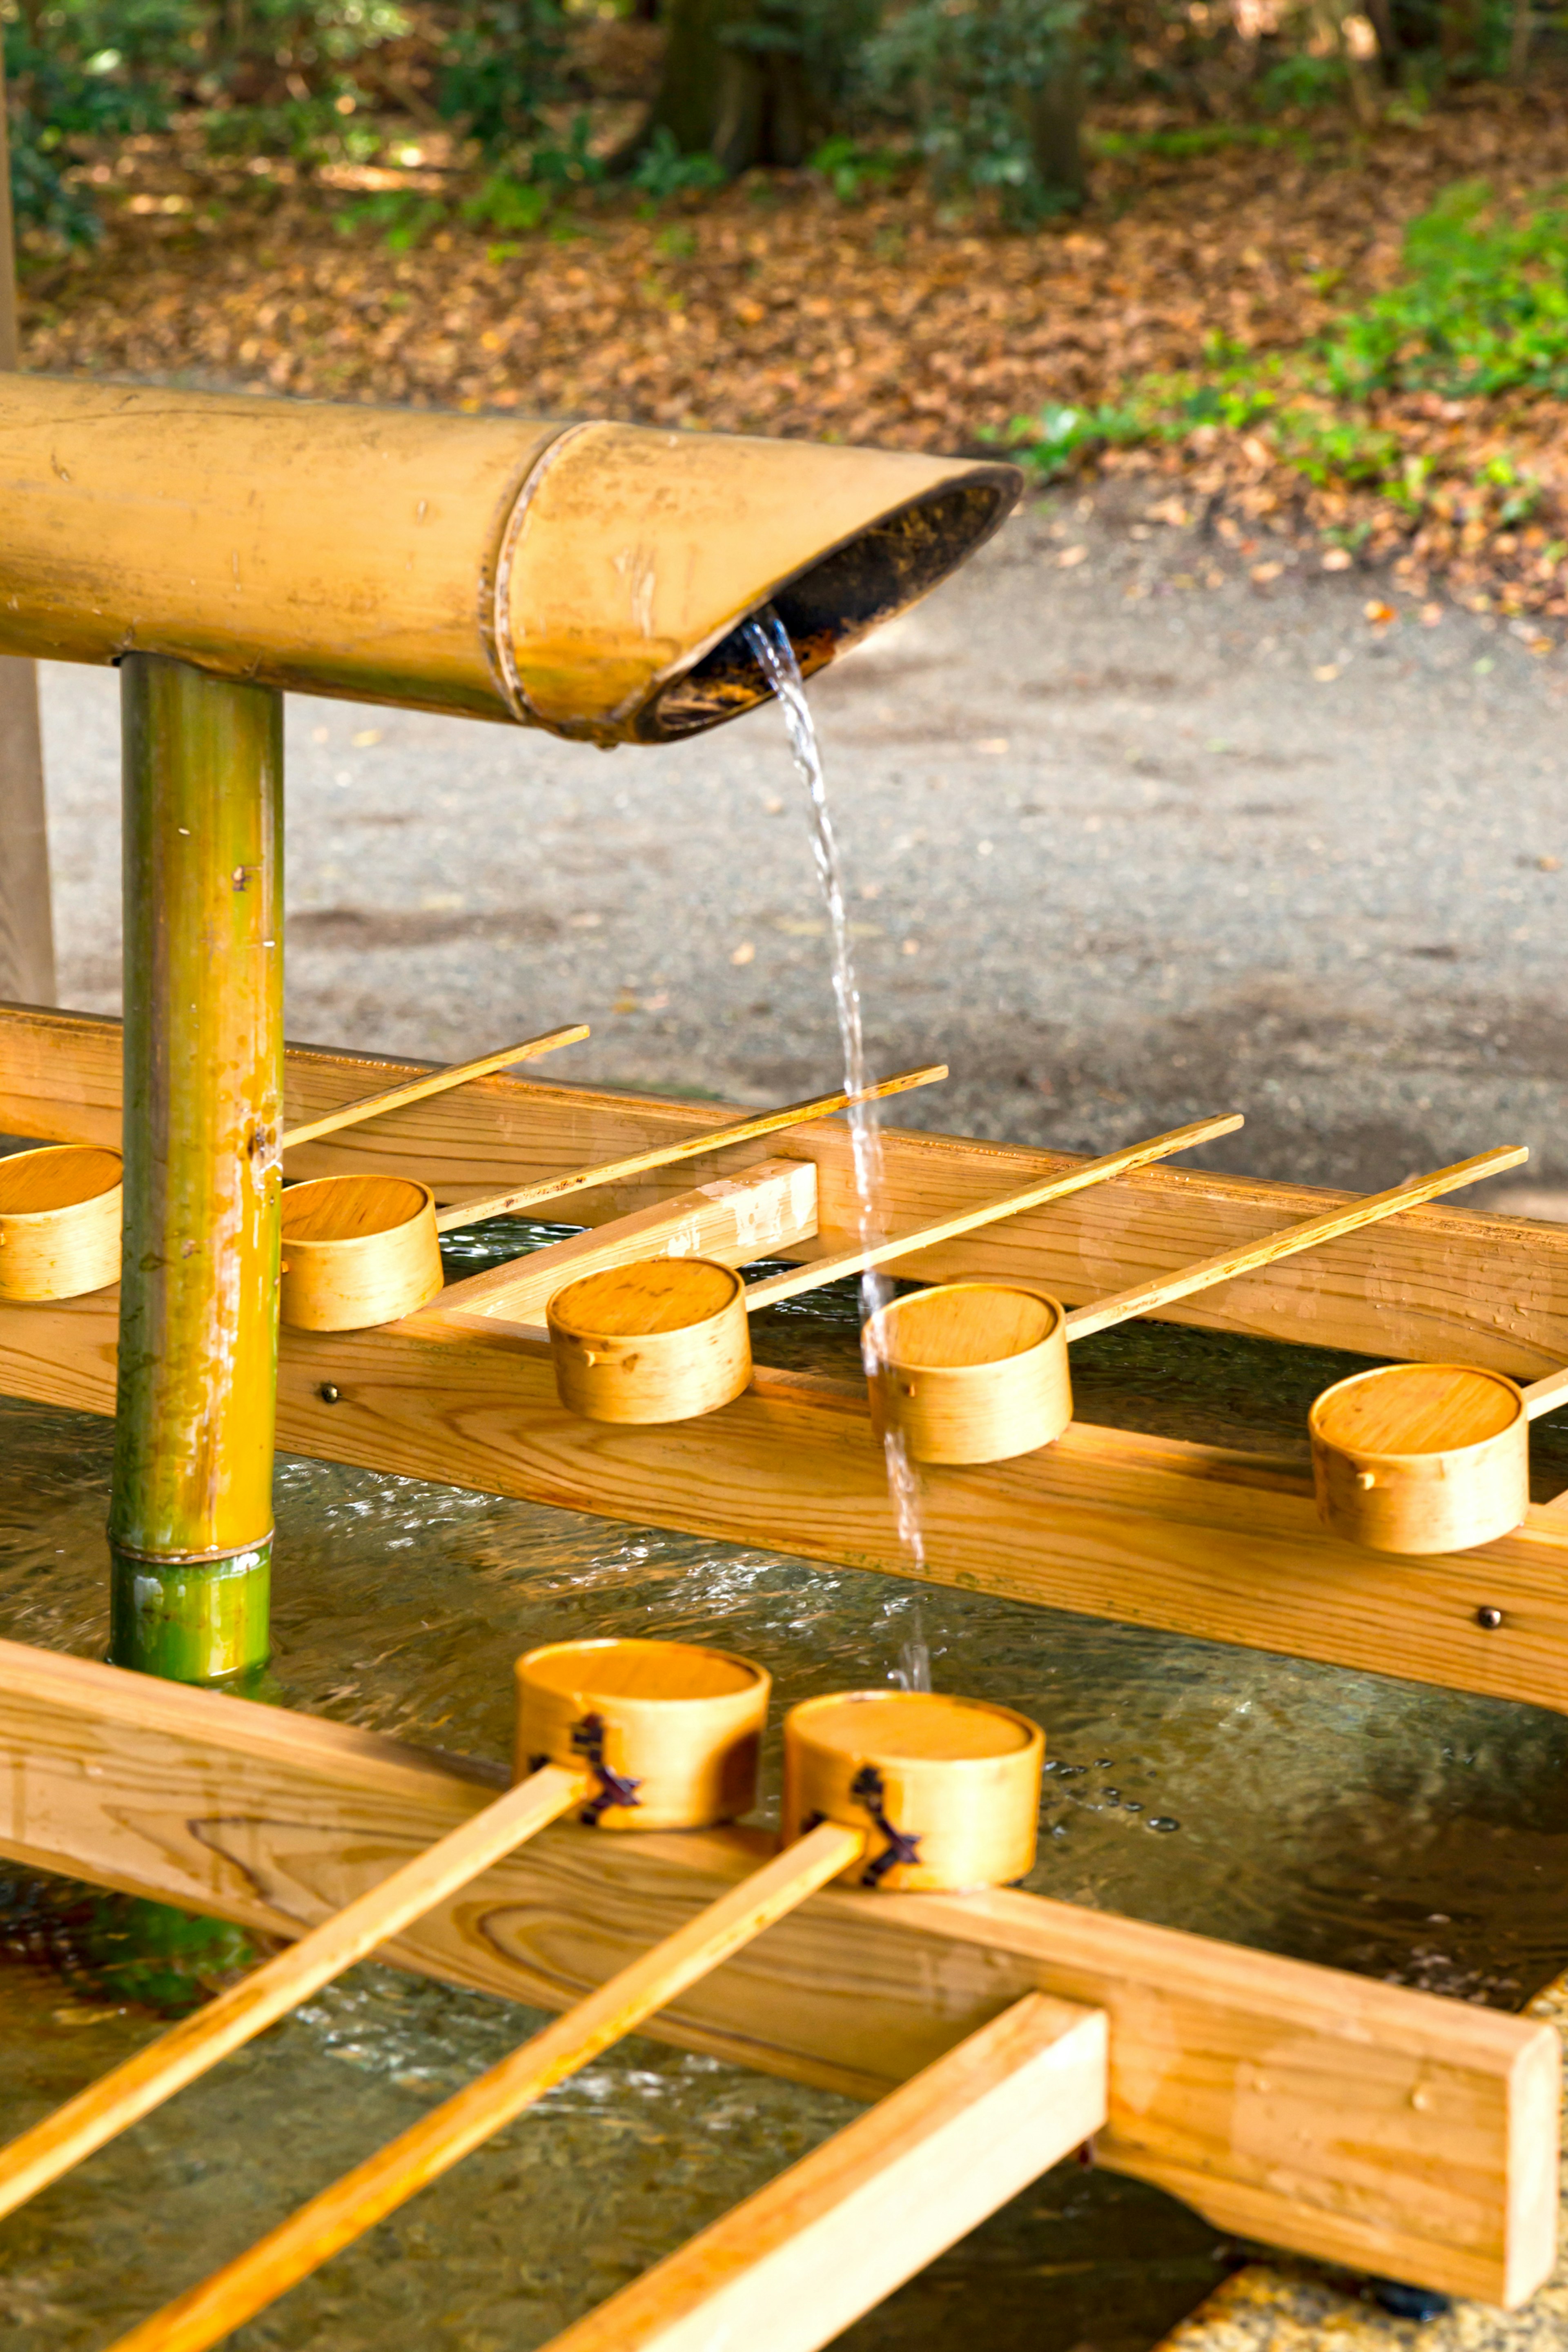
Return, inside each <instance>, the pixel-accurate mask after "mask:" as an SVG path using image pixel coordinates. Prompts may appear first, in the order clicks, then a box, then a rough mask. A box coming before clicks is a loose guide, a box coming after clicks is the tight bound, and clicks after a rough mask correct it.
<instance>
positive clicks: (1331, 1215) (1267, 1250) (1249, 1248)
mask: <svg viewBox="0 0 1568 2352" xmlns="http://www.w3.org/2000/svg"><path fill="white" fill-rule="evenodd" d="M1529 1157H1530V1153H1529V1151H1528V1150H1526V1148H1525V1146H1524V1145H1523V1144H1521V1143H1519V1144H1505V1145H1502V1146H1501V1147H1500V1149H1499V1150H1495V1151H1483V1152H1481V1153H1480V1154H1479V1156H1478V1157H1477V1158H1476V1159H1474V1160H1456V1161H1455V1163H1454V1165H1453V1166H1452V1167H1451V1168H1439V1169H1438V1170H1436V1172H1435V1173H1434V1174H1433V1175H1430V1176H1412V1177H1410V1178H1409V1179H1408V1180H1407V1181H1405V1183H1403V1184H1395V1185H1394V1188H1393V1190H1392V1191H1391V1192H1371V1193H1368V1194H1367V1195H1366V1197H1365V1198H1364V1199H1363V1200H1359V1201H1349V1202H1345V1204H1344V1205H1343V1207H1342V1208H1338V1209H1325V1210H1324V1211H1323V1212H1322V1213H1321V1215H1319V1216H1316V1217H1307V1218H1304V1219H1303V1220H1302V1221H1301V1223H1299V1224H1294V1225H1282V1226H1281V1227H1280V1228H1279V1231H1278V1232H1277V1233H1272V1234H1263V1235H1262V1236H1261V1237H1260V1238H1259V1239H1258V1241H1255V1242H1247V1243H1246V1244H1244V1245H1243V1246H1242V1247H1241V1248H1240V1249H1234V1250H1225V1251H1222V1253H1221V1254H1220V1255H1219V1256H1218V1257H1205V1258H1202V1259H1200V1260H1199V1262H1198V1263H1197V1264H1196V1265H1186V1266H1182V1267H1181V1268H1179V1269H1178V1271H1177V1272H1176V1273H1174V1274H1163V1275H1157V1276H1155V1277H1154V1279H1153V1280H1152V1281H1151V1282H1142V1283H1139V1284H1137V1285H1135V1286H1134V1287H1133V1288H1132V1289H1131V1290H1119V1291H1117V1292H1116V1293H1115V1295H1114V1296H1113V1297H1110V1298H1100V1299H1097V1300H1096V1301H1095V1302H1094V1304H1093V1305H1092V1306H1089V1307H1074V1308H1073V1310H1072V1312H1071V1314H1070V1315H1069V1316H1068V1318H1067V1335H1068V1339H1087V1338H1088V1337H1089V1333H1090V1332H1091V1331H1104V1330H1106V1329H1108V1328H1110V1325H1111V1324H1113V1323H1126V1322H1130V1321H1131V1318H1133V1316H1135V1315H1153V1314H1156V1313H1158V1311H1159V1309H1160V1308H1161V1307H1169V1306H1172V1305H1173V1304H1174V1302H1175V1301H1176V1300H1177V1299H1178V1298H1186V1297H1190V1295H1191V1294H1192V1293H1193V1292H1194V1290H1208V1289H1211V1288H1212V1287H1213V1286H1215V1284H1216V1283H1221V1282H1232V1281H1234V1280H1235V1278H1236V1276H1237V1275H1240V1274H1251V1273H1253V1272H1254V1271H1255V1270H1256V1268H1258V1266H1263V1265H1274V1264H1275V1262H1276V1260H1277V1259H1279V1258H1282V1257H1293V1256H1294V1255H1295V1254H1296V1252H1297V1251H1298V1250H1305V1249H1316V1248H1317V1246H1318V1244H1320V1243H1321V1242H1331V1241H1337V1240H1338V1239H1339V1237H1340V1236H1341V1234H1353V1233H1355V1232H1357V1231H1359V1229H1360V1228H1361V1227H1362V1226H1363V1225H1375V1224H1377V1223H1379V1222H1380V1221H1381V1220H1382V1219H1383V1218H1384V1217H1395V1216H1397V1215H1398V1214H1399V1212H1400V1211H1401V1210H1402V1209H1415V1208H1418V1207H1419V1206H1420V1204H1421V1202H1423V1201H1435V1200H1436V1199H1437V1198H1438V1196H1439V1195H1440V1194H1442V1193H1444V1192H1458V1190H1459V1188H1460V1186H1461V1185H1464V1184H1479V1182H1480V1181H1481V1179H1482V1178H1483V1177H1485V1176H1497V1175H1500V1173H1501V1172H1502V1171H1503V1170H1504V1169H1505V1168H1517V1167H1518V1166H1519V1165H1520V1163H1521V1160H1528V1159H1529Z"/></svg>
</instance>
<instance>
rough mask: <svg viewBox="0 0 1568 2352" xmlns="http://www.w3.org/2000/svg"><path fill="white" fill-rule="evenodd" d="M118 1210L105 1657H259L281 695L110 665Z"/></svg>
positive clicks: (178, 1671) (273, 1220)
mask: <svg viewBox="0 0 1568 2352" xmlns="http://www.w3.org/2000/svg"><path fill="white" fill-rule="evenodd" d="M121 702H122V710H123V722H124V800H125V837H124V869H125V1090H124V1101H125V1123H124V1124H125V1134H124V1149H125V1230H124V1247H123V1252H122V1258H121V1288H120V1359H119V1363H120V1369H119V1388H118V1396H117V1402H116V1406H115V1423H114V1472H113V1480H112V1487H111V1493H110V1513H109V1535H110V1554H111V1559H112V1574H113V1581H112V1588H111V1605H110V1657H111V1658H112V1659H113V1661H114V1663H115V1664H116V1665H121V1666H132V1667H135V1668H137V1669H139V1670H140V1671H142V1672H143V1673H146V1674H159V1675H169V1676H171V1677H172V1678H173V1679H174V1681H176V1682H216V1681H222V1680H226V1679H227V1678H228V1677H230V1676H232V1675H237V1674H241V1673H244V1672H247V1671H248V1670H249V1669H251V1668H253V1667H256V1666H258V1665H260V1664H263V1663H264V1662H265V1660H266V1657H267V1654H268V1585H269V1579H270V1570H271V1547H272V1433H273V1425H274V1415H275V1409H276V1392H277V1373H278V1213H279V1172H278V1137H279V1128H280V1126H281V1124H282V1106H283V838H282V835H283V709H282V698H281V696H280V695H279V694H277V693H275V692H274V691H273V690H272V689H271V688H268V687H264V686H242V685H237V684H233V683H231V682H230V681H228V680H227V679H225V678H216V677H204V676H203V674H202V673H201V671H199V670H196V669H193V668H191V667H189V666H188V665H187V664H185V663H184V662H174V661H165V660H162V659H160V658H158V657H157V656H149V655H146V654H134V655H132V656H130V657H129V658H128V659H127V660H126V661H125V662H124V663H123V664H122V666H121Z"/></svg>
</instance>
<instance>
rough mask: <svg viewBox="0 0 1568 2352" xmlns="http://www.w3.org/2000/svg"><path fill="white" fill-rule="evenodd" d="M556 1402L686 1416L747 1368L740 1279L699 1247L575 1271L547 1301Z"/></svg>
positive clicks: (617, 1418)
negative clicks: (691, 1252) (698, 1253)
mask: <svg viewBox="0 0 1568 2352" xmlns="http://www.w3.org/2000/svg"><path fill="white" fill-rule="evenodd" d="M546 1319H547V1321H548V1324H549V1328H550V1351H551V1355H552V1358H553V1359H554V1363H555V1380H556V1385H557V1387H558V1388H559V1390H560V1392H561V1402H562V1403H563V1404H564V1405H568V1406H570V1408H571V1410H572V1411H573V1412H580V1413H585V1414H586V1415H587V1417H588V1419H589V1420H590V1421H608V1422H628V1423H642V1422H674V1421H689V1420H692V1419H693V1418H695V1416H696V1415H697V1414H699V1413H705V1412H713V1411H714V1410H715V1409H716V1408H717V1407H718V1406H720V1405H724V1404H729V1403H730V1402H731V1400H732V1399H734V1398H735V1397H738V1396H739V1395H740V1394H741V1392H742V1390H743V1389H744V1388H745V1386H746V1384H747V1382H748V1381H750V1379H751V1377H752V1338H751V1330H750V1328H749V1326H748V1324H747V1321H746V1286H745V1284H744V1283H743V1282H742V1279H741V1276H740V1275H739V1274H738V1273H737V1272H736V1271H735V1268H734V1267H733V1266H730V1265H719V1264H718V1262H717V1261H716V1260H715V1259H713V1258H706V1257H651V1258H641V1259H638V1260H637V1261H636V1262H635V1263H634V1264H632V1265H612V1266H604V1267H601V1268H599V1269H598V1271H597V1272H595V1273H592V1274H582V1275H579V1276H578V1277H577V1279H576V1281H575V1282H569V1283H568V1284H567V1285H566V1286H565V1288H564V1289H563V1290H558V1291H556V1292H555V1293H554V1294H553V1296H552V1298H551V1300H550V1303H549V1307H548V1308H547V1310H546Z"/></svg>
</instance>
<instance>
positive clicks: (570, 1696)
mask: <svg viewBox="0 0 1568 2352" xmlns="http://www.w3.org/2000/svg"><path fill="white" fill-rule="evenodd" d="M517 1682H518V1728H517V1758H518V1761H517V1775H516V1779H515V1780H514V1783H513V1785H512V1787H511V1788H510V1789H509V1790H507V1792H506V1794H505V1795H504V1796H502V1797H498V1798H497V1799H496V1801H495V1802H494V1803H493V1804H489V1805H487V1806H485V1808H484V1809H483V1811H480V1812H478V1813H476V1814H474V1815H473V1816H472V1818H471V1819H470V1820H468V1821H466V1822H463V1823H462V1824H461V1826H460V1827H459V1828H458V1829H455V1830H452V1831H450V1832H448V1833H447V1836H446V1837H444V1838H441V1839H440V1840H438V1841H437V1843H436V1844H435V1845H433V1846H427V1847H426V1849H425V1851H424V1853H417V1854H416V1855H415V1857H414V1859H413V1860H412V1861H411V1862H407V1863H405V1864H404V1865H403V1867H402V1868H401V1869H400V1870H395V1871H394V1872H393V1873H392V1874H391V1876H390V1877H387V1878H384V1879H383V1880H382V1881H381V1884H380V1885H377V1886H373V1887H371V1888H370V1889H369V1890H368V1891H367V1892H366V1893H365V1894H363V1895H359V1896H357V1897H356V1898H355V1900H354V1901H353V1902H352V1903H350V1904H347V1905H346V1906H344V1908H343V1909H342V1910H341V1911H338V1912H334V1914H333V1915H332V1916H331V1918H330V1919H325V1920H323V1921H322V1923H321V1926H320V1927H315V1928H312V1929H311V1931H310V1934H309V1935H307V1936H302V1937H300V1941H299V1942H298V1943H297V1944H291V1945H290V1946H289V1948H288V1950H287V1951H284V1952H280V1953H279V1955H278V1956H277V1958H275V1959H271V1960H268V1961H267V1962H266V1963H265V1964H264V1965H263V1966H262V1967H261V1968H258V1969H253V1970H252V1972H251V1973H250V1975H248V1976H247V1977H246V1978H245V1979H243V1980H242V1981H241V1982H240V1983H238V1984H237V1985H233V1986H231V1987H230V1988H229V1989H228V1990H227V1991H226V1992H222V1993H220V1994H219V1995H218V1996H217V1998H216V2000H212V2001H209V2002H208V2004H207V2005H206V2007H205V2009H202V2010H200V2011H197V2012H196V2014H195V2016H193V2017H188V2018H185V2019H183V2020H182V2021H181V2022H180V2023H179V2024H178V2025H175V2026H174V2027H172V2028H171V2029H170V2031H169V2032H167V2033H163V2034H160V2035H159V2037H158V2039H157V2040H156V2041H155V2042H151V2043H149V2044H148V2046H147V2048H146V2049H144V2050H139V2051H138V2052H137V2053H136V2054H135V2056H134V2057H132V2058H129V2059H127V2060H126V2061H125V2063H124V2064H123V2065H121V2066H116V2067H114V2068H113V2069H112V2070H111V2072H110V2073H109V2074H104V2075H102V2076H100V2079H99V2080H98V2081H97V2082H96V2083H92V2084H89V2085H88V2087H87V2089H86V2090H84V2091H81V2092H79V2093H78V2095H77V2096H76V2097H75V2098H73V2099H68V2100H67V2101H66V2103H65V2105H63V2106H60V2107H57V2108H56V2110H55V2112H54V2114H53V2115H52V2116H46V2117H45V2118H44V2120H43V2122H42V2123H39V2124H36V2125H34V2126H33V2128H32V2129H31V2130H30V2131H26V2132H24V2133H23V2134H22V2135H21V2137H19V2138H17V2139H14V2140H13V2141H11V2143H10V2144H9V2146H8V2147H0V2214H5V2213H9V2212H12V2211H14V2210H16V2207H17V2206H18V2205H23V2204H25V2203H26V2200H27V2199H28V2198H29V2197H34V2196H36V2195H37V2192H38V2190H39V2189H44V2188H47V2185H48V2183H49V2182H50V2181H51V2180H58V2179H59V2178H60V2176H61V2174H62V2173H66V2172H68V2171H70V2169H71V2168H72V2167H73V2166H75V2165H78V2164H79V2163H80V2162H81V2161H82V2159H83V2158H85V2157H89V2156H90V2155H91V2154H92V2152H93V2150H94V2149H95V2148H100V2147H103V2146H104V2145H105V2144H106V2143H107V2142H108V2141H109V2140H111V2139H113V2138H115V2137H117V2136H118V2135H119V2134H120V2133H121V2132H122V2131H124V2130H126V2129H127V2128H128V2126H130V2125H132V2124H133V2123H135V2122H136V2121H137V2120H138V2119H139V2117H141V2116H145V2115H149V2114H150V2113H151V2112H152V2111H153V2108H154V2107H158V2106H161V2105H163V2101H164V2100H165V2099H168V2098H172V2097H173V2096H174V2093H175V2092H176V2091H179V2090H183V2089H184V2086H185V2084H187V2083H194V2082H195V2081H196V2079H197V2078H198V2076H200V2075H202V2074H205V2073H206V2072H207V2070H208V2069H209V2068H210V2067H212V2066H216V2064H217V2063H218V2061H219V2059H221V2058H226V2057H227V2056H229V2055H230V2053H232V2052H234V2051H236V2050H238V2049H240V2048H242V2047H243V2045H244V2044H245V2043H246V2042H250V2041H253V2040H254V2038H255V2037H256V2035H257V2034H258V2033H260V2032H264V2031H265V2030H266V2028H267V2027H268V2026H269V2025H274V2024H276V2023H277V2021H278V2020H279V2018H281V2017H286V2016H287V2015H288V2014H289V2011H291V2010H294V2009H297V2008H298V2007H299V2005H300V2002H301V2001H303V2000H309V1999H310V1995H311V1994H312V1993H315V1992H319V1991H320V1990H321V1987H322V1986H323V1985H326V1984H330V1983H331V1981H332V1979H334V1978H335V1977H340V1976H342V1973H343V1971H344V1970H345V1969H350V1968H352V1967H353V1965H354V1963H355V1962H356V1961H358V1960H363V1959H364V1958H368V1956H369V1955H370V1954H371V1953H372V1952H374V1950H375V1949H376V1948H377V1947H378V1946H379V1945H382V1944H384V1943H387V1942H388V1941H390V1940H391V1938H392V1937H395V1936H397V1935H399V1934H400V1933H401V1932H402V1930H403V1929H404V1928H405V1927H410V1926H412V1925H413V1923H414V1921H415V1920H416V1919H420V1918H423V1917H424V1916H425V1915H426V1912H428V1911H431V1910H433V1909H434V1908H435V1906H436V1905H437V1904H438V1903H441V1902H443V1901H444V1900H445V1899H446V1898H447V1895H453V1894H456V1893H457V1891H458V1889H459V1888H460V1887H463V1886H466V1885H468V1884H469V1883H470V1882H471V1881H472V1880H473V1879H475V1878H477V1877H479V1874H480V1873H481V1872H483V1871H486V1870H488V1869H489V1867H490V1865H491V1864H492V1863H496V1862H500V1860H501V1859H502V1857H503V1856H504V1855H506V1854H508V1853H513V1852H515V1850H516V1849H517V1847H519V1846H520V1845H521V1844H523V1843H525V1842H526V1841H527V1840H528V1839H529V1838H531V1837H533V1836H534V1835H536V1834H537V1832H539V1831H540V1830H542V1829H544V1828H545V1827H546V1826H547V1825H548V1824H549V1823H550V1822H554V1821H559V1820H560V1819H561V1818H562V1816H563V1814H565V1813H569V1812H571V1811H574V1810H575V1811H577V1812H578V1816H579V1818H580V1819H581V1820H583V1821H584V1822H588V1823H589V1824H591V1825H593V1826H596V1827H598V1828H601V1829H607V1830H620V1829H630V1830H638V1829H668V1828H681V1829H686V1828H704V1827H707V1826H709V1825H710V1824H711V1823H713V1822H720V1821H728V1820H730V1819H731V1818H732V1816H733V1815H734V1814H735V1813H737V1812H744V1811H745V1810H746V1808H747V1807H748V1806H749V1805H750V1804H751V1802H752V1797H753V1794H754V1791H755V1783H756V1757H757V1747H758V1742H759V1739H760V1738H761V1734H762V1729H763V1722H764V1720H765V1718H766V1716H767V1710H768V1688H769V1683H768V1676H767V1675H765V1674H764V1673H763V1669H762V1668H761V1667H760V1666H756V1665H753V1664H752V1662H751V1660H750V1659H749V1658H737V1657H731V1655H730V1654H728V1653H727V1652H725V1651H721V1650H710V1649H705V1648H702V1647H700V1646H699V1645H698V1644H695V1643H686V1642H650V1641H632V1642H617V1641H603V1642H565V1643H554V1644H553V1645H552V1647H550V1648H548V1649H543V1650H535V1651H531V1652H530V1654H528V1655H527V1656H526V1657H523V1658H520V1659H519V1661H518V1664H517ZM616 1800H618V1801H616Z"/></svg>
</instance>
